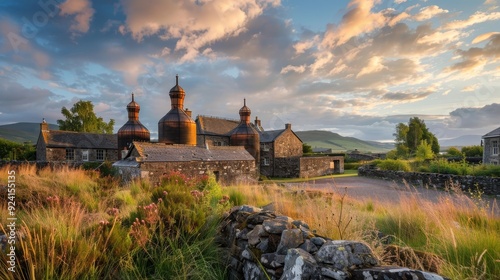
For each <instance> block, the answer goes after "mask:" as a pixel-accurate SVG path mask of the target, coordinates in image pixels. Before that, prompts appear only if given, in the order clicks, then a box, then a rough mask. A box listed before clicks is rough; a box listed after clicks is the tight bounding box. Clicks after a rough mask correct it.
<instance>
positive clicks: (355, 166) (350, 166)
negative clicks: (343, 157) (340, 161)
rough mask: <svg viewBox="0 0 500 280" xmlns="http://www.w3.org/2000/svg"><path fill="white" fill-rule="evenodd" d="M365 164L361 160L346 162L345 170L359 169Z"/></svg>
mask: <svg viewBox="0 0 500 280" xmlns="http://www.w3.org/2000/svg"><path fill="white" fill-rule="evenodd" d="M361 165H363V164H361V163H359V162H348V163H344V170H358V168H359V167H360V166H361Z"/></svg>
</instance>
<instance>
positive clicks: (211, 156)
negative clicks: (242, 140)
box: [129, 142, 255, 162]
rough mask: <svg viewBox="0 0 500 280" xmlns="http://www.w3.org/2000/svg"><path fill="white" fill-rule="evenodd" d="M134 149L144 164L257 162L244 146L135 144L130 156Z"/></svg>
mask: <svg viewBox="0 0 500 280" xmlns="http://www.w3.org/2000/svg"><path fill="white" fill-rule="evenodd" d="M133 149H135V150H136V151H137V154H138V155H139V159H137V161H142V162H164V161H166V162H172V161H173V162H176V161H233V160H252V161H253V160H255V159H254V158H253V157H252V155H250V154H249V153H248V152H247V150H245V148H244V147H243V146H223V147H210V149H205V148H201V147H196V146H184V145H166V144H164V143H146V142H134V146H133V148H132V149H131V151H130V152H129V155H130V154H133V152H132V150H133Z"/></svg>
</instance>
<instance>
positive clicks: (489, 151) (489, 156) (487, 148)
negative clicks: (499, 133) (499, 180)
mask: <svg viewBox="0 0 500 280" xmlns="http://www.w3.org/2000/svg"><path fill="white" fill-rule="evenodd" d="M493 141H497V145H500V137H491V138H485V139H484V147H483V163H485V164H499V163H500V156H499V155H498V154H496V155H494V154H493V143H492V142H493Z"/></svg>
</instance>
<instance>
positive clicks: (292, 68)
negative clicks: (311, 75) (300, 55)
mask: <svg viewBox="0 0 500 280" xmlns="http://www.w3.org/2000/svg"><path fill="white" fill-rule="evenodd" d="M291 71H293V72H297V73H303V72H304V71H306V66H305V65H300V66H293V65H287V66H286V67H283V69H281V72H280V74H286V73H288V72H291Z"/></svg>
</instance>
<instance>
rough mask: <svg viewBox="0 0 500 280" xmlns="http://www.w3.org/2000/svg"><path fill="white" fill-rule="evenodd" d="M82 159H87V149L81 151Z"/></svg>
mask: <svg viewBox="0 0 500 280" xmlns="http://www.w3.org/2000/svg"><path fill="white" fill-rule="evenodd" d="M82 161H89V150H83V151H82Z"/></svg>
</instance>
